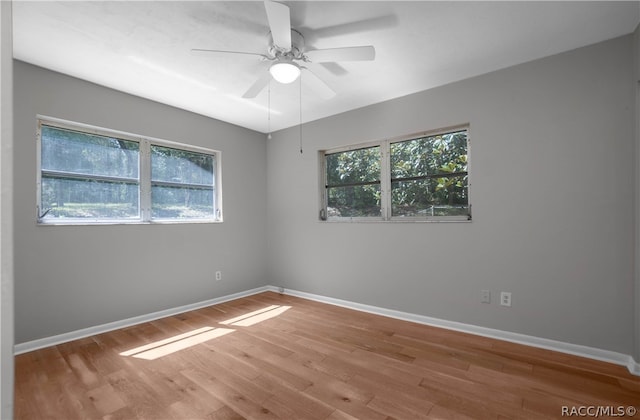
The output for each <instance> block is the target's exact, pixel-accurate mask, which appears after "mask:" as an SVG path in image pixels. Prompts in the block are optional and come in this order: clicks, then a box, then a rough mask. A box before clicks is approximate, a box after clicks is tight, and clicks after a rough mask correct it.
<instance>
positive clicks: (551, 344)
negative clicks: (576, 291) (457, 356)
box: [269, 286, 640, 376]
mask: <svg viewBox="0 0 640 420" xmlns="http://www.w3.org/2000/svg"><path fill="white" fill-rule="evenodd" d="M269 290H271V291H274V292H279V291H280V289H279V288H276V287H272V286H270V287H269ZM284 294H287V295H291V296H297V297H301V298H305V299H310V300H315V301H318V302H322V303H328V304H331V305H336V306H342V307H345V308H349V309H355V310H357V311H362V312H369V313H372V314H376V315H382V316H387V317H390V318H396V319H401V320H404V321H411V322H416V323H418V324H425V325H430V326H434V327H440V328H445V329H448V330H454V331H460V332H465V333H469V334H475V335H480V336H483V337H489V338H495V339H498V340H503V341H509V342H512V343H518V344H524V345H527V346H531V347H538V348H542V349H546V350H553V351H557V352H561V353H567V354H572V355H574V356H581V357H586V358H589V359H594V360H599V361H602V362H608V363H613V364H616V365H621V366H625V367H626V368H627V369H628V370H629V372H630V373H631V374H633V375H636V376H640V363H638V362H636V361H635V360H634V359H633V357H632V356H630V355H628V354H623V353H618V352H614V351H610V350H603V349H598V348H594V347H588V346H583V345H579V344H571V343H565V342H563V341H556V340H550V339H547V338H540V337H534V336H531V335H525V334H518V333H514V332H509V331H502V330H496V329H493V328H487V327H480V326H477V325H471V324H464V323H461V322H455V321H447V320H444V319H438V318H432V317H429V316H424V315H417V314H412V313H408V312H402V311H396V310H393V309H386V308H380V307H377V306H372V305H365V304H362V303H356V302H350V301H347V300H342V299H336V298H331V297H326V296H321V295H316V294H313V293H306V292H300V291H297V290H291V289H285V290H284Z"/></svg>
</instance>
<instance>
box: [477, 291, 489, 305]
mask: <svg viewBox="0 0 640 420" xmlns="http://www.w3.org/2000/svg"><path fill="white" fill-rule="evenodd" d="M480 302H482V303H491V291H490V290H480Z"/></svg>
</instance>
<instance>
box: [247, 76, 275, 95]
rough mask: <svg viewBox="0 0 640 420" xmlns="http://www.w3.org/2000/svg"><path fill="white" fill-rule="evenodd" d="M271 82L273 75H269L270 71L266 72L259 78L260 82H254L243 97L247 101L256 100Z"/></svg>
mask: <svg viewBox="0 0 640 420" xmlns="http://www.w3.org/2000/svg"><path fill="white" fill-rule="evenodd" d="M270 80H271V73H269V72H268V71H265V72H264V73H262V75H261V76H260V77H259V78H258V80H256V81H255V82H253V84H252V85H251V87H250V88H249V90H247V91H246V92H245V93H244V95H242V97H243V98H245V99H251V98H255V97H256V96H258V94H259V93H260V92H262V89H264V88H265V87H266V86H267V85H268V84H269V81H270Z"/></svg>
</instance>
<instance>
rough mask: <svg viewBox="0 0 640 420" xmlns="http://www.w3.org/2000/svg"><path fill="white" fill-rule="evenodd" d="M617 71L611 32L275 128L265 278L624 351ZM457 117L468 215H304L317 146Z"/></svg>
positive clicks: (624, 223) (622, 129)
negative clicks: (406, 220) (507, 303)
mask: <svg viewBox="0 0 640 420" xmlns="http://www.w3.org/2000/svg"><path fill="white" fill-rule="evenodd" d="M632 80H633V62H632V37H631V36H626V37H622V38H619V39H615V40H611V41H608V42H604V43H600V44H597V45H593V46H589V47H586V48H582V49H579V50H574V51H571V52H568V53H564V54H561V55H557V56H552V57H548V58H545V59H541V60H537V61H533V62H530V63H526V64H523V65H519V66H516V67H512V68H508V69H504V70H501V71H497V72H493V73H490V74H486V75H483V76H480V77H476V78H473V79H468V80H464V81H461V82H457V83H453V84H450V85H447V86H444V87H441V88H437V89H433V90H429V91H426V92H422V93H418V94H414V95H410V96H406V97H403V98H400V99H397V100H393V101H389V102H385V103H380V104H377V105H374V106H370V107H366V108H362V109H358V110H354V111H352V112H347V113H344V114H341V115H337V116H335V117H331V118H327V119H323V120H319V121H316V122H313V123H309V124H306V125H305V127H304V131H303V132H304V136H303V143H304V145H305V153H304V154H302V155H300V153H299V151H298V147H297V145H298V141H299V137H298V133H299V131H298V129H297V128H293V129H288V130H284V131H281V132H278V133H275V134H274V135H273V139H272V140H270V141H269V142H268V148H267V153H268V155H267V156H268V159H267V162H268V223H267V225H268V227H269V234H268V238H269V254H268V261H269V278H270V280H271V284H273V285H281V286H284V287H286V288H292V289H297V290H301V291H306V292H311V293H317V294H320V295H325V296H331V297H336V298H341V299H347V300H352V301H356V302H360V303H365V304H372V305H378V306H381V307H385V308H391V309H397V310H402V311H407V312H410V313H416V314H423V315H427V316H432V317H437V318H442V319H446V320H453V321H460V322H464V323H469V324H475V325H480V326H486V327H490V328H497V329H500V330H505V331H512V332H517V333H523V334H529V335H533V336H538V337H544V338H549V339H555V340H560V341H564V342H569V343H576V344H582V345H587V346H592V347H597V348H602V349H608V350H612V351H619V352H622V353H626V354H632V352H633V341H634V339H633V329H634V325H633V322H634V321H633V317H634V302H633V290H634V251H633V247H634V229H633V226H634V191H635V181H634V179H635V178H634V159H635V158H634V147H635V146H634V137H633V136H634V100H635V99H634V93H633V92H632V90H631V89H630V86H631V85H632ZM461 123H470V136H471V152H470V159H471V164H470V165H471V166H470V182H471V189H470V194H471V202H472V205H473V217H474V220H473V222H471V223H432V224H427V223H425V224H414V223H412V224H401V223H387V224H375V223H351V224H348V223H346V224H341V223H322V222H319V221H318V210H319V200H318V188H319V186H318V158H317V151H318V150H322V149H327V148H332V147H337V146H342V145H348V144H354V143H360V142H365V141H370V140H378V139H383V138H386V137H395V136H398V135H403V134H410V133H414V132H419V131H422V130H430V129H437V128H440V127H446V126H450V125H456V124H461ZM481 289H490V290H491V291H492V292H493V299H494V301H493V303H492V304H491V305H487V304H481V303H480V290H481ZM499 291H509V292H512V293H513V307H511V308H505V307H500V306H499V305H498V304H497V299H496V298H497V293H498V292H499Z"/></svg>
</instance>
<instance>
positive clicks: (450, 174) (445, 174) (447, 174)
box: [391, 171, 467, 182]
mask: <svg viewBox="0 0 640 420" xmlns="http://www.w3.org/2000/svg"><path fill="white" fill-rule="evenodd" d="M464 175H467V172H466V171H463V172H443V173H438V174H430V175H419V176H408V177H406V178H391V182H399V181H419V180H421V179H432V178H455V177H457V176H464Z"/></svg>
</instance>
